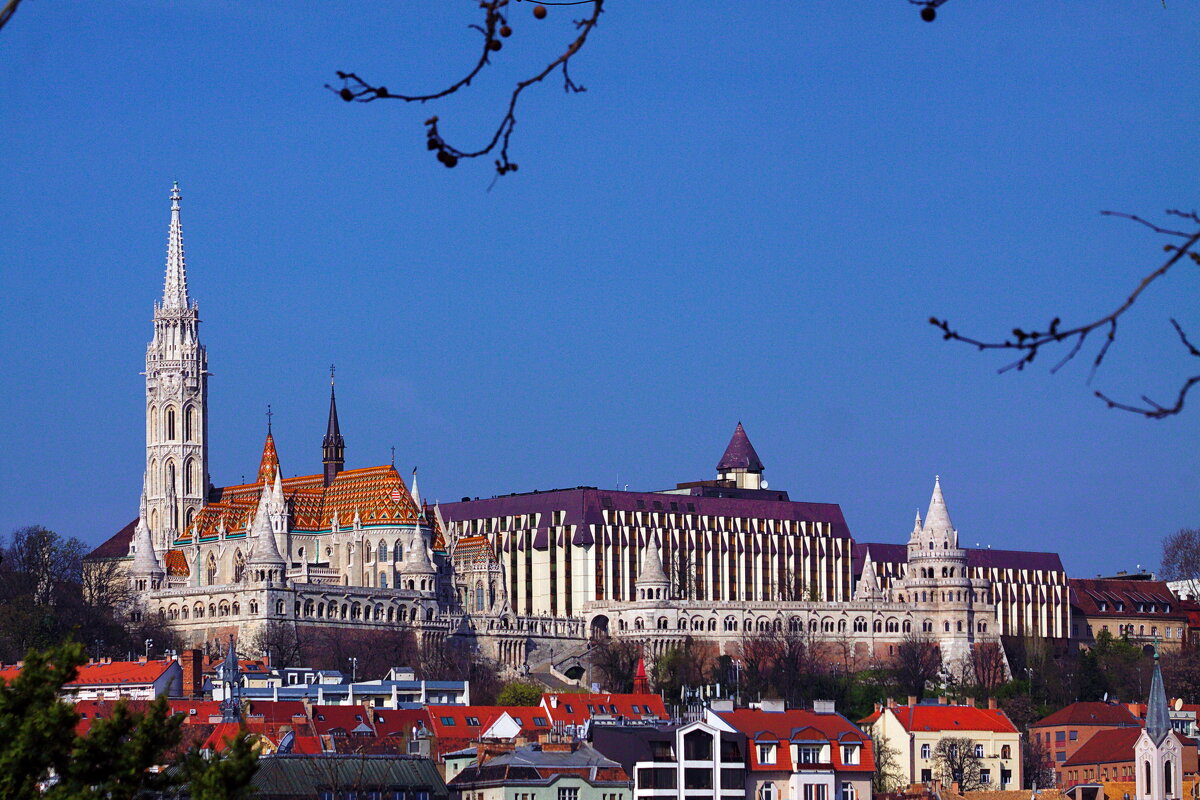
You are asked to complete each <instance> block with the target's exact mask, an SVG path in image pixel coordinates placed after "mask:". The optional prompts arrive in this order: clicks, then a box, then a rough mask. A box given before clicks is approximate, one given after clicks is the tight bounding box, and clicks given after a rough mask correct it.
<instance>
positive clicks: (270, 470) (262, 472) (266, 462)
mask: <svg viewBox="0 0 1200 800" xmlns="http://www.w3.org/2000/svg"><path fill="white" fill-rule="evenodd" d="M278 471H279V453H277V452H276V451H275V437H274V436H272V435H271V432H270V431H267V440H266V441H265V442H263V454H262V459H261V460H260V461H259V462H258V480H257V483H265V484H270V483H272V482H274V480H275V473H276V472H278Z"/></svg>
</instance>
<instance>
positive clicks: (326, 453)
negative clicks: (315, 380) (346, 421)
mask: <svg viewBox="0 0 1200 800" xmlns="http://www.w3.org/2000/svg"><path fill="white" fill-rule="evenodd" d="M333 373H334V368H333V367H330V368H329V422H328V423H327V424H326V425H325V438H324V439H323V440H322V441H321V461H322V463H324V465H325V485H326V486H328V485H330V484H331V483H333V479H334V478H335V477H337V474H338V473H339V472H341V471H342V470H343V469H344V468H345V466H346V441H345V439H343V438H342V431H341V428H340V427H339V426H338V413H337V395H336V394H335V392H334V387H333Z"/></svg>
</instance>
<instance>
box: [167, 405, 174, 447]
mask: <svg viewBox="0 0 1200 800" xmlns="http://www.w3.org/2000/svg"><path fill="white" fill-rule="evenodd" d="M167 441H168V442H173V441H175V409H173V408H168V409H167Z"/></svg>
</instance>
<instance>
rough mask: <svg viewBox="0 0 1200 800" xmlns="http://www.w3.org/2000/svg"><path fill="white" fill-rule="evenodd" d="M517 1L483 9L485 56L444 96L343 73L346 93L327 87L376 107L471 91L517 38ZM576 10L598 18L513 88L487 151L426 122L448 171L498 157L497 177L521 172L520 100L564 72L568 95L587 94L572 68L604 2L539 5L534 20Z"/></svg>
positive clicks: (490, 0) (496, 0)
mask: <svg viewBox="0 0 1200 800" xmlns="http://www.w3.org/2000/svg"><path fill="white" fill-rule="evenodd" d="M514 1H515V0H485V1H484V2H482V3H481V4H480V7H481V8H482V9H483V12H484V21H483V24H482V25H472V26H471V27H472V28H473V29H474V30H477V31H479V32H480V33H481V34H482V35H483V48H482V50H481V52H480V55H479V59H478V60H477V61H476V62H475V64H474V65H473V66H472V67H471V68H470V69H469V70H468V71H467V73H466V74H465V75H463V77H461V78H459V79H458V80H457V81H455V82H454V83H452V84H450V85H449V86H447V87H446V88H444V89H441V90H440V91H436V92H431V93H426V94H397V93H394V92H391V91H389V90H388V89H387V87H386V86H383V85H379V84H374V83H372V82H371V81H368V80H367V79H365V78H363V77H361V76H359V75H358V74H357V73H354V72H341V71H339V72H338V73H337V75H338V78H340V79H341V81H342V85H341V87H340V88H335V87H333V86H331V85H329V84H326V85H325V88H327V89H329V90H330V91H331V92H334V93H335V94H337V95H338V96H339V97H341V98H342V99H343V100H345V101H346V102H348V103H350V102H358V103H372V102H374V101H376V100H400V101H403V102H405V103H427V102H430V101H432V100H438V99H441V98H443V97H446V96H448V95H451V94H454V93H455V92H457V91H459V90H461V89H465V88H466V87H468V86H470V85H471V81H473V80H474V79H475V76H477V75H478V74H479V73H480V72H482V71H483V69H484V68H485V67H487V66H488V65H489V64H491V63H492V62H491V57H492V54H494V53H497V52H499V51H500V50H501V49H502V48H503V46H504V44H503V42H502V39H507V38H508V37H509V36H510V35H511V34H512V28H511V27H509V25H508V19H507V17H506V16H505V9H506V7H507V6H508V5H509V3H510V2H514ZM572 5H591V6H592V13H591V15H590V16H588V17H585V18H583V19H578V20H575V30H576V35H575V39H574V40H572V41H571V43H570V44H568V45H567V47H566V49H565V50H564V51H563V52H562V53H561V54H560V55H559V56H558V57H557V58H555V59H553V60H552V61H550V62H549V63H548V64H546V66H545V67H543V68H542V69H541V70H540V71H539V72H537V73H535V74H534V75H532V76H530V77H528V78H526V79H524V80H521V81H518V82H517V84H516V86H515V87H513V90H512V93H511V94H510V96H509V99H508V107H507V108H506V109H505V112H504V116H503V117H501V119H500V123H499V124H498V125H497V126H496V130H495V131H494V132H493V133H492V137H491V139H489V140H488V142H487V143H486V144H485V145H483V146H482V147H480V148H478V149H475V150H464V149H462V148H459V147H454V146H452V145H450V144H449V143H448V142H447V141H446V140H445V139H444V138H442V135H441V132H440V131H439V130H438V118H437V117H436V116H434V117H430V118H429V119H428V120H426V121H425V127H426V133H427V136H428V147H429V149H430V150H432V151H436V153H437V159H438V161H440V162H442V163H443V164H445V165H446V166H447V167H454V166H456V165H457V164H458V160H459V159H460V158H479V157H480V156H485V155H488V154H489V153H493V152H494V153H495V154H496V155H497V158H496V161H495V164H496V173H497V175H498V176H499V175H504V174H506V173H508V172H515V171H516V169H517V164H516V162H514V161H511V160H510V159H509V154H508V147H509V140H510V138H511V137H512V133H513V129H514V128H515V127H516V125H517V116H516V110H517V101H518V100H519V99H520V97H521V93H522V92H524V91H525V90H526V89H528V88H529V87H530V86H533V85H534V84H536V83H541V82H542V81H543V80H545V79H546V78H547V77H548V76H549V75H550V74H552V73H553V72H554V71H555V70H558V69H561V70H562V75H563V91H565V92H568V93H579V92H583V91H586V89H585V87H583V86H581V85H580V84H578V83H576V82H575V81H574V80H572V78H571V76H570V73H569V72H568V68H567V67H568V63H569V62H570V60H571V59H572V58H573V57H574V56H575V54H576V53H578V52H579V51H580V49H582V48H583V46H584V44H585V43H586V42H587V38H588V35H589V34H590V33H591V32H592V29H593V28H595V27H596V23H597V22H599V20H600V14H601V13H602V12H603V10H604V0H575V1H574V2H537V3H534V4H533V7H534V16H535V17H536V18H537V19H543V18H544V17H545V16H546V13H547V12H546V9H545V6H572Z"/></svg>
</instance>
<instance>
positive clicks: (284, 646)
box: [247, 619, 307, 669]
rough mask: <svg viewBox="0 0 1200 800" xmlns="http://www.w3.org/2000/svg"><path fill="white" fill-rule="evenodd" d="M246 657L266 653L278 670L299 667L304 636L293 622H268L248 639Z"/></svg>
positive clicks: (303, 646) (304, 643) (301, 661)
mask: <svg viewBox="0 0 1200 800" xmlns="http://www.w3.org/2000/svg"><path fill="white" fill-rule="evenodd" d="M248 644H249V652H248V653H247V655H253V656H257V655H259V654H260V653H266V654H267V657H268V659H269V660H270V662H271V666H273V667H276V668H278V669H287V668H288V667H295V666H299V665H300V664H301V663H303V661H304V651H305V649H306V644H307V643H306V642H305V635H304V634H303V633H301V628H300V627H299V626H298V625H296V624H295V623H294V622H285V621H283V620H276V619H273V620H270V621H268V622H267V624H266V625H263V626H262V627H261V628H259V629H258V631H257V632H256V633H255V634H254V636H252V637H251V638H250V641H249V642H248Z"/></svg>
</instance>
